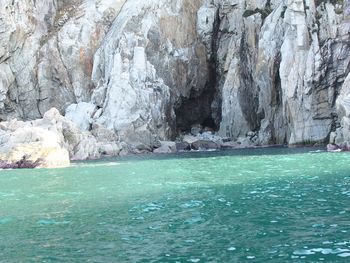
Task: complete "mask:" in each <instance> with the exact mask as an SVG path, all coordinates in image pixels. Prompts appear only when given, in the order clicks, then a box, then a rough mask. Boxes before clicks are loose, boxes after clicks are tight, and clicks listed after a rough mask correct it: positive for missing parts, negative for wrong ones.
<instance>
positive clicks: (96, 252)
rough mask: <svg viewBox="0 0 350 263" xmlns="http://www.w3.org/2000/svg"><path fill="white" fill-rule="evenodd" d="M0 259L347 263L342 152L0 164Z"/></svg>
mask: <svg viewBox="0 0 350 263" xmlns="http://www.w3.org/2000/svg"><path fill="white" fill-rule="evenodd" d="M0 262H6V263H7V262H16V263H17V262H350V154H349V153H327V152H322V151H315V150H313V149H284V148H283V149H256V150H241V151H230V152H210V153H187V154H186V153H183V154H175V155H146V156H134V157H128V158H123V159H121V158H115V159H106V160H102V161H95V162H82V163H74V164H73V165H72V166H71V167H69V168H64V169H52V170H49V169H35V170H7V171H0Z"/></svg>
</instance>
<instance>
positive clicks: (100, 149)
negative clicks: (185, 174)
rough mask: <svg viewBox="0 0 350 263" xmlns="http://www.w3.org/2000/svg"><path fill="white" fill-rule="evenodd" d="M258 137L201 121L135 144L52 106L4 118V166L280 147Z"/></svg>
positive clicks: (0, 141)
mask: <svg viewBox="0 0 350 263" xmlns="http://www.w3.org/2000/svg"><path fill="white" fill-rule="evenodd" d="M258 142H259V141H258V140H257V134H256V133H254V132H250V133H248V134H247V136H246V137H244V138H239V139H238V140H236V141H232V140H230V139H229V138H222V137H220V136H219V135H217V134H216V133H215V132H214V131H213V130H210V129H209V128H208V127H203V126H201V125H199V124H197V125H193V126H192V127H191V130H190V131H189V132H188V133H182V134H181V135H179V136H178V137H177V138H176V140H175V141H161V140H158V141H155V142H154V144H153V148H151V147H145V145H143V144H139V143H137V142H136V143H135V144H130V143H126V142H122V141H118V137H117V134H116V133H115V132H113V131H111V130H109V129H107V128H106V127H104V126H102V125H99V126H97V125H94V126H93V127H92V128H91V130H90V131H82V129H81V128H79V127H78V125H76V124H75V123H74V122H72V121H71V120H69V119H68V118H66V117H64V116H62V115H60V113H59V112H58V110H57V109H55V108H52V109H51V110H49V111H48V112H46V113H45V114H44V117H43V118H42V119H38V120H34V121H27V122H23V121H18V120H12V121H9V122H1V123H0V169H19V168H41V167H45V168H57V167H66V166H69V165H70V162H71V161H77V160H89V159H100V158H102V157H112V156H124V155H128V154H142V153H151V152H153V153H155V154H168V153H176V152H188V151H218V150H230V149H245V148H261V147H275V146H276V145H261V144H259V143H258ZM278 146H282V145H278ZM327 149H328V150H329V151H338V150H339V149H341V150H348V149H349V147H341V146H336V145H328V147H327Z"/></svg>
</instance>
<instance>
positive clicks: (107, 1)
mask: <svg viewBox="0 0 350 263" xmlns="http://www.w3.org/2000/svg"><path fill="white" fill-rule="evenodd" d="M124 2H125V1H122V0H104V1H99V0H96V1H83V0H72V1H66V0H40V1H34V2H33V1H30V0H14V1H13V0H1V1H0V72H1V73H0V119H3V120H8V119H11V118H13V117H14V116H16V117H19V118H22V119H36V118H40V117H42V116H43V114H44V113H45V112H46V111H47V110H49V109H50V108H51V107H56V108H57V109H59V110H60V112H61V113H64V112H65V110H66V108H67V107H68V106H69V105H70V104H72V103H76V102H80V101H87V100H89V99H90V96H91V92H92V89H93V88H94V86H93V83H92V81H91V72H92V67H93V56H94V53H95V51H96V49H97V48H98V47H99V45H100V43H101V42H102V40H103V38H104V35H105V33H106V31H107V30H108V29H109V27H110V25H111V23H112V21H113V20H114V18H115V16H116V15H117V14H118V12H119V10H120V8H121V7H122V5H123V4H124Z"/></svg>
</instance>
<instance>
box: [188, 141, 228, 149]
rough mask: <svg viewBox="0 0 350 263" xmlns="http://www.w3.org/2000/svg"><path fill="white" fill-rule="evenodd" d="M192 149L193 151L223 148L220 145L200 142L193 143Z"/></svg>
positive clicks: (211, 142)
mask: <svg viewBox="0 0 350 263" xmlns="http://www.w3.org/2000/svg"><path fill="white" fill-rule="evenodd" d="M191 148H192V149H193V150H196V151H198V150H219V149H220V148H221V147H220V145H219V144H217V143H216V142H213V141H208V140H198V141H195V142H193V143H191Z"/></svg>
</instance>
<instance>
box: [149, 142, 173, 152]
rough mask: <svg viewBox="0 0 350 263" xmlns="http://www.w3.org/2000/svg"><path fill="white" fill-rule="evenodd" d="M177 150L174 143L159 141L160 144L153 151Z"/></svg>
mask: <svg viewBox="0 0 350 263" xmlns="http://www.w3.org/2000/svg"><path fill="white" fill-rule="evenodd" d="M176 151H177V148H176V143H175V142H170V141H161V146H160V147H159V148H157V149H155V150H154V151H153V152H154V153H174V152H176Z"/></svg>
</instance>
